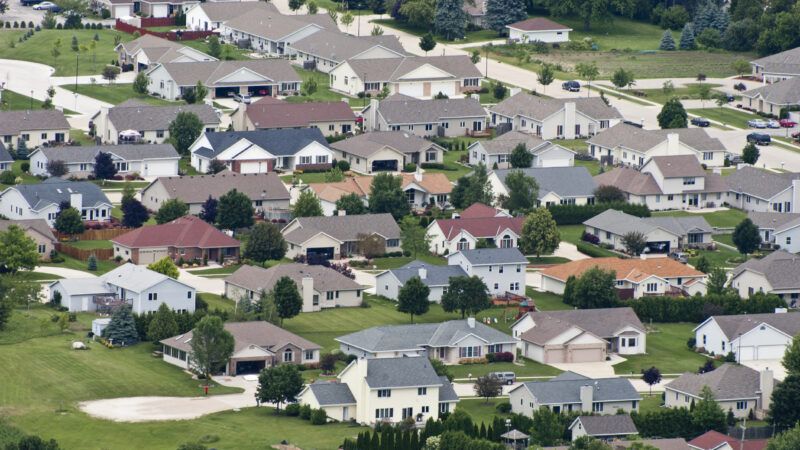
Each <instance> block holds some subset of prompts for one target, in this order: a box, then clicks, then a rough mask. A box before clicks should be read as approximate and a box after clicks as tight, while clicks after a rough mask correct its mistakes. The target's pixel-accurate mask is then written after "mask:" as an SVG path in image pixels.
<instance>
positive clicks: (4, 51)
mask: <svg viewBox="0 0 800 450" xmlns="http://www.w3.org/2000/svg"><path fill="white" fill-rule="evenodd" d="M22 34H24V32H23V31H18V30H2V31H0V58H8V59H19V60H23V61H31V62H36V63H41V64H47V65H48V66H51V67H54V68H55V69H56V71H55V73H54V74H53V75H54V76H57V77H58V76H75V62H76V57H75V55H76V54H75V53H74V52H73V51H72V50H71V49H70V45H71V44H70V43H71V41H72V37H73V36H75V37H76V38H78V44H79V45H88V44H89V42H90V41H91V40H92V39H93V38H94V36H95V34H96V35H97V36H98V37H99V38H100V40H99V41H97V49H96V50H95V51H94V52H92V51H91V50H90V51H86V52H82V53H79V54H78V57H77V60H78V74H79V75H97V76H98V80H101V78H100V75H99V74H100V72H101V71H102V70H103V67H104V66H105V65H106V64H108V63H109V62H110V61H111V60H116V59H117V54H116V53H115V52H114V46H115V44H114V38H115V36H119V37H120V39H121V40H122V41H123V42H126V41H130V40H132V39H133V36H132V35H130V34H126V33H120V32H117V31H114V30H108V29H104V30H42V31H39V32H37V33H35V34H34V35H33V37H31V38H30V39H28V40H27V41H25V42H21V43H20V42H16V41H17V40H18V39H19V37H20V36H21V35H22ZM58 39H60V40H61V47H60V51H61V55H60V56H59V57H58V58H57V59H54V58H53V56H52V54H51V53H50V52H51V51H52V49H53V44H54V43H55V42H56V41H57V40H58ZM12 40H13V42H15V47H14V48H11V46H10V45H9V44H10V42H11V41H12Z"/></svg>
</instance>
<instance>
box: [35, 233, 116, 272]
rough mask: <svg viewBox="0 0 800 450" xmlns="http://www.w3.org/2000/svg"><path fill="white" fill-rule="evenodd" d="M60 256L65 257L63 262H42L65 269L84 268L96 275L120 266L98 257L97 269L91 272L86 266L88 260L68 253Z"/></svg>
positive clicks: (85, 270) (44, 264)
mask: <svg viewBox="0 0 800 450" xmlns="http://www.w3.org/2000/svg"><path fill="white" fill-rule="evenodd" d="M76 242H79V241H76ZM70 244H73V242H70ZM59 256H61V257H62V258H64V262H62V263H53V262H45V263H42V265H43V266H50V267H63V268H65V269H74V270H82V271H84V272H87V273H92V274H95V275H102V274H104V273H106V272H109V271H111V270H114V269H116V268H117V267H118V266H117V263H116V262H114V261H110V260H103V259H98V260H97V270H96V271H94V272H89V270H88V269H87V268H86V266H87V264H86V261H81V260H78V259H75V258H73V257H71V256H67V255H65V254H63V253H61V254H59Z"/></svg>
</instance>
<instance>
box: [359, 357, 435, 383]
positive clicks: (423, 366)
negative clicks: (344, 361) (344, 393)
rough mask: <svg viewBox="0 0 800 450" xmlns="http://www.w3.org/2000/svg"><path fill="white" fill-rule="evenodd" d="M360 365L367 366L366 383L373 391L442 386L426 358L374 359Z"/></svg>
mask: <svg viewBox="0 0 800 450" xmlns="http://www.w3.org/2000/svg"><path fill="white" fill-rule="evenodd" d="M359 363H362V364H363V363H366V364H367V377H366V382H367V385H368V386H369V387H370V388H371V389H384V388H403V387H414V386H441V385H442V380H441V379H440V378H439V376H438V375H436V371H435V370H433V365H432V364H431V361H430V359H428V358H427V357H425V356H416V357H401V358H373V359H365V360H362V361H359Z"/></svg>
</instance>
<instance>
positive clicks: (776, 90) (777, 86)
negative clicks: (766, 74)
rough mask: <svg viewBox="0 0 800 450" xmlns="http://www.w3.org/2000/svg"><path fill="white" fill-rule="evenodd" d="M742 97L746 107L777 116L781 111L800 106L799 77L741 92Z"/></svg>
mask: <svg viewBox="0 0 800 450" xmlns="http://www.w3.org/2000/svg"><path fill="white" fill-rule="evenodd" d="M742 97H743V99H742V100H744V99H747V106H748V107H750V108H753V109H755V110H756V111H759V112H762V113H766V114H773V115H775V116H778V115H780V113H781V110H782V109H784V108H791V107H797V106H798V105H800V77H792V78H789V79H786V80H782V81H778V82H777V83H773V84H766V85H764V86H760V87H757V88H755V89H751V90H749V91H746V92H743V93H742Z"/></svg>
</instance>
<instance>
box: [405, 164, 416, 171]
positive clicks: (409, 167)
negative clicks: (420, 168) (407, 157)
mask: <svg viewBox="0 0 800 450" xmlns="http://www.w3.org/2000/svg"><path fill="white" fill-rule="evenodd" d="M416 170H417V165H416V164H414V163H407V164H406V165H405V166H403V172H415V171H416Z"/></svg>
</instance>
